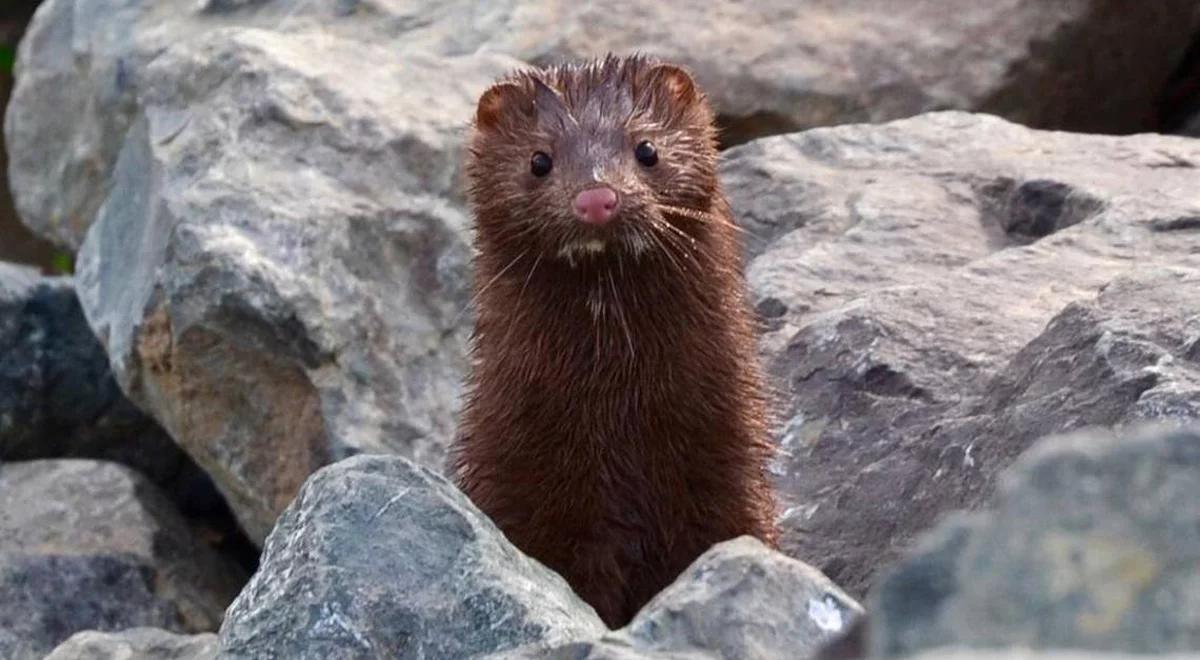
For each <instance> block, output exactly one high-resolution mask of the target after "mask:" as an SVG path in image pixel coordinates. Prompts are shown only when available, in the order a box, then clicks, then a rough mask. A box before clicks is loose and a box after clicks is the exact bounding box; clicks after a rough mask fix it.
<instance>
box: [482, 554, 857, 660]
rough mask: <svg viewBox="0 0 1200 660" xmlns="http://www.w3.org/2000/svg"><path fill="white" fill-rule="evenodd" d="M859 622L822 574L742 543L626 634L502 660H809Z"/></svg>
mask: <svg viewBox="0 0 1200 660" xmlns="http://www.w3.org/2000/svg"><path fill="white" fill-rule="evenodd" d="M861 616H862V607H861V606H860V605H859V604H858V603H857V602H855V601H854V599H853V598H850V597H849V596H847V595H846V594H845V593H844V592H842V590H841V589H839V588H838V587H837V585H835V584H833V583H832V582H830V581H829V579H828V578H826V577H825V576H824V575H821V573H820V572H819V571H817V570H816V569H814V568H812V567H811V566H808V565H807V564H805V563H803V562H800V561H797V560H795V559H791V558H790V557H786V556H784V555H781V554H779V553H777V552H775V551H773V550H770V549H768V548H767V547H765V546H764V545H763V544H762V543H761V542H759V541H757V540H755V539H753V538H751V537H742V538H738V539H734V540H731V541H726V542H724V543H719V544H717V545H715V546H713V547H712V548H711V549H710V550H709V551H708V552H706V553H705V554H704V555H702V556H701V557H700V558H699V559H697V560H696V561H695V562H694V563H693V564H692V565H691V566H690V567H688V569H687V570H685V571H684V572H683V573H682V574H681V575H680V576H679V578H678V579H677V580H676V581H675V582H674V583H673V584H671V585H670V586H668V587H667V588H666V589H664V590H663V591H662V592H661V593H660V594H659V595H658V596H656V597H655V598H654V599H653V600H651V601H650V602H649V603H647V604H646V606H645V607H644V608H643V609H642V611H641V612H639V613H638V614H637V616H636V617H634V619H633V621H631V622H630V623H629V625H628V626H626V627H625V628H623V629H621V630H620V631H617V632H614V633H610V634H608V635H605V636H604V637H603V638H601V639H598V640H583V641H576V642H572V643H570V644H566V645H563V646H561V647H558V648H553V649H538V650H524V649H523V650H520V651H518V652H514V653H512V654H510V655H508V656H504V657H509V658H513V659H514V660H515V659H516V658H541V659H543V660H553V659H556V658H588V659H591V660H601V659H602V658H613V659H614V660H616V659H618V658H629V659H630V660H633V659H640V658H646V659H647V660H652V659H657V660H668V659H669V658H730V659H734V658H737V659H739V660H755V659H762V660H769V659H771V658H805V657H809V656H811V655H813V654H814V653H815V652H816V651H817V650H818V649H820V648H821V647H822V646H824V645H826V644H828V643H829V642H831V641H832V640H834V639H836V638H837V637H838V636H839V635H841V634H842V633H844V632H846V631H847V630H848V629H849V628H850V627H851V626H853V625H854V623H855V622H856V621H857V620H858V619H859V618H860V617H861Z"/></svg>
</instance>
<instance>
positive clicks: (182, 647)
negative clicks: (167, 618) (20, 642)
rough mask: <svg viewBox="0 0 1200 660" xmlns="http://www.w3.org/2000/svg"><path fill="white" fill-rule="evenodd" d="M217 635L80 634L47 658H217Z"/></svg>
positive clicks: (131, 631) (151, 631)
mask: <svg viewBox="0 0 1200 660" xmlns="http://www.w3.org/2000/svg"><path fill="white" fill-rule="evenodd" d="M216 657H217V636H216V635H214V634H212V633H203V634H200V635H176V634H175V633H170V632H167V631H165V630H159V629H158V628H130V629H128V630H123V631H121V632H116V633H102V632H95V631H91V630H89V631H87V632H81V633H76V634H74V635H72V636H71V637H70V639H68V640H67V641H65V642H63V643H62V644H60V645H59V647H58V648H56V649H54V651H53V652H51V653H50V655H48V656H46V660H214V659H215V658H216Z"/></svg>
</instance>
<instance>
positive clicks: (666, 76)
mask: <svg viewBox="0 0 1200 660" xmlns="http://www.w3.org/2000/svg"><path fill="white" fill-rule="evenodd" d="M650 83H651V85H653V86H655V87H658V88H660V89H663V90H665V92H666V95H667V96H668V97H670V99H671V100H672V101H674V102H675V103H678V104H679V105H681V106H688V105H691V104H693V103H695V102H696V101H697V100H699V98H700V91H699V90H698V89H697V88H696V82H695V81H694V80H692V76H691V75H690V74H689V73H688V72H687V71H685V70H684V69H683V68H682V67H678V66H675V65H674V64H656V65H655V66H654V68H653V69H651V70H650Z"/></svg>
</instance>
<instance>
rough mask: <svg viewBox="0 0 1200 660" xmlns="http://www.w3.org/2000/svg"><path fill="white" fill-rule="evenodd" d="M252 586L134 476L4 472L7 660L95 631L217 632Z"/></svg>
mask: <svg viewBox="0 0 1200 660" xmlns="http://www.w3.org/2000/svg"><path fill="white" fill-rule="evenodd" d="M244 579H245V576H244V575H243V574H241V572H240V570H239V569H238V568H236V567H235V566H232V565H230V564H228V563H227V562H225V561H224V560H222V559H220V558H219V557H217V556H216V555H215V554H214V553H213V552H212V551H211V550H210V549H208V548H207V547H206V546H204V545H202V544H201V543H200V542H198V541H197V540H196V539H195V538H194V537H193V536H192V534H191V532H190V531H189V530H188V528H187V526H186V525H185V524H184V522H183V520H182V519H181V518H180V517H179V514H178V513H176V512H175V511H174V509H172V508H171V505H170V503H168V502H167V501H166V499H165V498H164V497H163V496H162V495H161V494H160V493H159V492H158V491H157V489H156V488H155V487H154V486H153V485H152V484H150V483H149V482H147V481H146V480H145V479H144V478H143V477H141V476H140V475H138V474H137V473H135V472H133V471H131V470H129V469H128V468H125V467H122V466H119V465H117V464H115V463H104V462H97V461H85V460H53V461H30V462H24V463H8V464H5V465H0V657H4V658H6V659H12V660H23V659H25V658H41V657H42V656H43V655H44V654H45V653H47V652H49V651H50V650H51V649H53V648H54V647H55V646H56V645H57V644H59V643H60V642H62V641H63V640H65V639H66V638H67V637H69V636H70V635H72V634H73V633H76V632H79V631H84V630H96V631H115V630H122V629H125V628H130V627H136V626H153V627H159V628H165V629H168V630H172V631H176V632H203V631H208V630H214V629H215V628H216V627H217V626H218V625H219V624H220V622H221V615H222V611H223V610H224V608H225V606H226V605H227V604H228V603H229V602H230V601H231V600H232V599H233V597H234V595H235V594H236V593H237V591H238V588H239V587H240V586H241V584H242V583H243V581H244Z"/></svg>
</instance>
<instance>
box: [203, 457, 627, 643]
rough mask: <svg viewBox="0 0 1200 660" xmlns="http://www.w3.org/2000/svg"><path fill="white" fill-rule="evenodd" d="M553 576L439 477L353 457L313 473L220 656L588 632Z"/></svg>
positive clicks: (586, 614)
mask: <svg viewBox="0 0 1200 660" xmlns="http://www.w3.org/2000/svg"><path fill="white" fill-rule="evenodd" d="M603 630H604V625H603V623H601V621H600V619H599V618H598V617H597V616H596V614H595V612H594V611H593V610H592V609H591V608H590V607H589V606H588V605H586V604H585V603H584V602H583V601H581V600H579V598H578V597H577V596H575V594H574V593H573V592H572V591H571V589H570V587H568V586H567V583H566V581H564V580H563V579H562V578H561V577H559V576H558V575H556V574H554V573H553V572H551V571H550V570H549V569H547V568H545V567H544V566H542V565H541V564H538V563H537V562H535V561H533V560H532V559H529V558H528V557H526V556H525V555H523V554H521V553H520V552H519V551H517V550H516V549H515V548H514V547H513V546H512V545H510V544H509V543H508V541H507V540H506V539H505V538H504V536H503V535H502V534H501V533H500V531H499V530H498V529H497V528H496V527H495V525H493V524H492V522H491V521H490V520H488V519H487V517H486V516H484V515H483V514H482V513H480V512H479V511H478V510H477V509H476V508H475V507H474V506H473V505H471V503H470V502H469V501H468V500H467V498H466V496H465V495H463V494H462V493H460V492H459V491H458V490H457V489H455V488H454V487H453V486H452V485H451V484H450V483H449V482H448V481H447V480H446V479H444V478H443V477H441V476H439V475H436V474H434V473H433V472H430V471H429V470H426V469H424V468H420V467H417V466H415V465H413V464H412V463H411V462H409V461H408V460H406V459H404V458H400V457H395V456H357V457H354V458H350V459H346V460H345V461H342V462H339V463H337V464H335V465H332V466H330V467H327V468H325V469H323V470H321V471H319V472H317V473H316V474H314V475H313V476H312V478H311V479H309V480H308V482H307V483H306V484H305V485H304V489H303V490H302V491H301V492H300V494H299V496H297V498H296V501H295V502H294V503H293V504H292V505H291V506H290V507H288V509H287V511H286V512H284V514H283V516H282V517H281V518H280V520H279V524H278V525H276V527H275V529H274V531H272V532H271V536H270V537H269V538H268V539H267V543H266V547H265V550H264V553H263V559H262V565H261V567H260V569H259V571H258V573H256V574H255V575H254V577H253V578H252V579H251V581H250V584H249V585H247V587H246V589H245V590H244V591H243V592H242V593H241V595H240V596H238V598H237V600H236V601H235V602H234V603H233V605H232V606H230V608H229V612H228V614H227V617H226V620H225V623H224V625H223V626H222V627H221V657H222V658H230V659H232V658H294V659H295V660H303V659H304V658H319V659H322V660H333V659H339V658H384V657H386V658H463V659H466V658H473V657H482V656H484V655H487V654H489V653H495V652H500V651H503V650H505V649H509V648H515V647H518V646H521V645H525V644H538V645H546V646H551V645H556V644H560V643H564V642H567V641H570V640H573V639H584V638H591V637H596V636H598V635H599V634H600V633H601V632H602V631H603Z"/></svg>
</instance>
